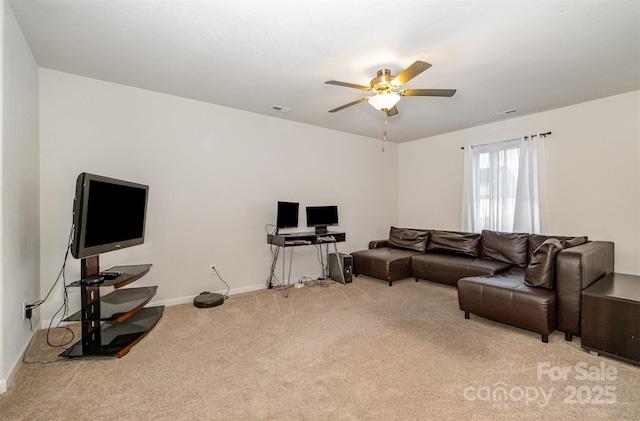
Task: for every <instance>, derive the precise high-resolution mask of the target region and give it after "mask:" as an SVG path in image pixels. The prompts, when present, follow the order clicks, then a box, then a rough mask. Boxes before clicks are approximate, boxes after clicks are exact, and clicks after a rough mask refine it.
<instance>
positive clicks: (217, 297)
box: [193, 291, 224, 308]
mask: <svg viewBox="0 0 640 421" xmlns="http://www.w3.org/2000/svg"><path fill="white" fill-rule="evenodd" d="M222 303H224V295H222V294H217V293H215V292H209V291H205V292H203V293H201V294H200V295H198V296H197V297H196V298H194V299H193V305H194V306H196V307H198V308H211V307H217V306H219V305H220V304H222Z"/></svg>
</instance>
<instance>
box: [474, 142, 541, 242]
mask: <svg viewBox="0 0 640 421" xmlns="http://www.w3.org/2000/svg"><path fill="white" fill-rule="evenodd" d="M540 143H541V142H540V140H539V136H536V137H532V138H531V139H528V140H526V139H525V138H520V139H513V140H509V141H505V142H497V143H490V144H486V145H479V146H466V147H465V148H464V184H463V199H462V206H463V209H462V226H463V229H464V230H466V231H472V232H481V231H482V230H483V229H489V230H494V231H504V232H531V233H539V232H541V226H540V220H541V216H540V184H541V183H540V181H539V180H540V178H541V171H542V168H540V166H539V159H538V158H539V154H540V151H539V144H540Z"/></svg>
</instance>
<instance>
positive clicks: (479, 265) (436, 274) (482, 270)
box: [411, 253, 512, 286]
mask: <svg viewBox="0 0 640 421" xmlns="http://www.w3.org/2000/svg"><path fill="white" fill-rule="evenodd" d="M511 267H512V266H511V264H509V263H506V262H501V261H498V260H490V259H480V258H477V257H467V256H460V255H456V254H443V253H426V254H419V255H417V256H413V257H412V258H411V272H412V273H413V276H414V277H415V278H416V279H428V280H430V281H437V282H442V283H445V284H449V285H454V286H455V285H456V284H457V283H458V279H460V278H464V277H465V276H482V275H494V274H496V273H501V272H505V271H507V270H509V269H510V268H511Z"/></svg>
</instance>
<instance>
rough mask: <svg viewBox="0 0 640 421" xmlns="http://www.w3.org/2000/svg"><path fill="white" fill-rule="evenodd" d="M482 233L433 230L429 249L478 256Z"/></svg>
mask: <svg viewBox="0 0 640 421" xmlns="http://www.w3.org/2000/svg"><path fill="white" fill-rule="evenodd" d="M480 237H481V235H480V234H477V233H474V232H457V231H438V230H433V231H431V239H430V240H429V243H428V244H427V251H437V252H444V253H456V254H461V255H463V256H470V257H478V256H479V250H480Z"/></svg>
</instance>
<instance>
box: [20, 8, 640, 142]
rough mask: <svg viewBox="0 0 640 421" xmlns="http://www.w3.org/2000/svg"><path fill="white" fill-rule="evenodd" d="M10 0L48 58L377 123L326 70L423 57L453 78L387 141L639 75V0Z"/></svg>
mask: <svg viewBox="0 0 640 421" xmlns="http://www.w3.org/2000/svg"><path fill="white" fill-rule="evenodd" d="M9 4H10V5H11V8H12V10H13V11H14V14H15V15H16V18H17V20H18V22H19V24H20V26H21V28H22V30H23V32H24V34H25V37H26V39H27V41H28V42H29V45H30V46H31V49H32V51H33V54H34V56H35V58H36V60H37V62H38V64H39V66H41V67H45V68H49V69H55V70H60V71H63V72H69V73H74V74H77V75H82V76H87V77H91V78H95V79H100V80H105V81H111V82H116V83H121V84H125V85H129V86H135V87H139V88H143V89H149V90H153V91H158V92H164V93H167V94H173V95H178V96H182V97H186V98H192V99H195V100H200V101H205V102H209V103H213V104H219V105H223V106H227V107H232V108H237V109H240V110H245V111H250V112H254V113H258V114H264V115H269V116H273V117H277V118H284V119H288V120H292V121H298V122H302V123H307V124H312V125H316V126H321V127H326V128H330V129H335V130H340V131H344V132H349V133H355V134H359V135H363V136H368V137H372V138H376V139H380V137H381V136H382V132H383V127H384V117H385V114H384V113H383V112H380V111H377V110H375V109H374V108H373V107H371V106H370V105H369V104H367V103H366V102H364V103H361V104H358V105H354V106H352V107H350V108H347V109H345V110H343V111H340V112H337V113H331V114H330V113H328V110H330V109H333V108H336V107H338V106H340V105H343V104H346V103H348V102H351V101H354V100H356V99H358V98H361V97H363V96H367V94H368V93H366V92H363V91H359V90H356V89H350V88H345V87H339V86H333V85H327V84H325V83H324V82H325V81H327V80H331V79H335V80H339V81H344V82H351V83H355V84H360V85H369V81H370V79H372V78H373V77H374V76H375V73H376V71H377V70H379V69H382V68H389V69H391V70H392V73H393V74H398V73H399V72H400V71H401V70H402V69H404V68H406V67H407V66H409V65H410V64H411V63H413V62H414V61H415V60H422V61H426V62H429V63H431V64H432V65H433V67H431V68H430V69H429V70H427V71H425V72H424V73H422V74H420V75H419V76H417V77H416V78H414V79H413V80H411V81H410V82H408V83H407V84H406V85H405V86H404V87H406V88H454V89H457V90H458V91H457V93H456V94H455V95H454V96H453V97H452V98H438V97H431V98H429V97H404V98H402V100H401V101H400V103H399V104H398V109H399V111H400V114H399V115H397V116H394V117H390V118H389V129H388V130H389V134H388V140H390V141H393V142H405V141H410V140H415V139H421V138H425V137H429V136H432V135H436V134H441V133H446V132H450V131H454V130H459V129H463V128H468V127H473V126H478V125H482V124H487V123H491V122H495V121H498V120H500V119H506V118H513V117H518V116H522V115H526V114H530V113H536V112H540V111H545V110H549V109H554V108H558V107H563V106H567V105H571V104H576V103H580V102H584V101H589V100H592V99H597V98H602V97H606V96H610V95H615V94H618V93H623V92H628V91H632V90H637V89H640V2H639V1H637V0H634V1H612V0H609V1H554V2H551V1H544V2H543V1H510V2H507V1H425V0H421V1H393V0H387V1H384V2H378V1H214V0H209V1H179V0H174V1H140V0H136V1H106V0H102V1H87V0H84V1H31V0H11V1H10V2H9ZM273 105H278V106H282V107H288V108H292V109H293V112H292V113H289V114H283V113H281V112H278V111H274V110H272V109H271V107H272V106H273ZM514 108H515V109H517V110H518V112H517V113H512V114H508V115H501V116H493V115H492V114H494V113H498V112H501V111H505V110H509V109H514Z"/></svg>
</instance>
